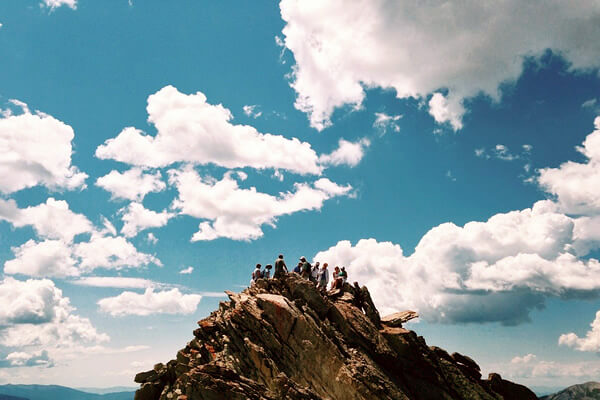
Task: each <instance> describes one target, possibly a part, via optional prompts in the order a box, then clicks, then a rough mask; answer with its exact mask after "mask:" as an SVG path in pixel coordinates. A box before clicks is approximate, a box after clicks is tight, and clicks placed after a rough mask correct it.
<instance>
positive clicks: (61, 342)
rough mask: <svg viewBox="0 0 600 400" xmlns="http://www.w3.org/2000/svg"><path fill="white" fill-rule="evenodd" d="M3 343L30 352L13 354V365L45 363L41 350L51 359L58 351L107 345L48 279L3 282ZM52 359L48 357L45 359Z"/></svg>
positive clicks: (0, 316)
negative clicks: (36, 361) (84, 346)
mask: <svg viewBox="0 0 600 400" xmlns="http://www.w3.org/2000/svg"><path fill="white" fill-rule="evenodd" d="M0 304H2V307H1V308H0V344H1V345H3V346H7V347H16V348H24V349H29V351H31V353H29V354H27V356H26V353H23V352H21V353H20V354H19V353H14V354H13V356H12V362H15V363H27V362H28V360H29V361H30V362H35V359H36V358H37V359H38V361H42V358H40V357H41V353H37V354H36V352H39V351H40V350H42V349H43V350H47V351H48V352H49V353H50V356H52V354H53V353H54V352H56V351H58V350H59V349H61V351H63V352H64V351H65V350H66V349H69V348H73V347H75V346H82V345H90V344H98V343H102V342H106V341H108V340H109V337H108V336H107V335H106V334H103V333H99V332H98V331H97V330H96V328H94V326H93V325H92V324H91V322H90V320H89V319H87V318H82V317H80V316H78V315H76V314H74V313H73V312H74V311H75V309H74V308H73V307H72V306H71V305H70V301H69V299H68V298H67V297H64V296H63V294H62V291H61V290H60V289H58V288H57V287H56V286H55V285H54V283H53V282H52V281H50V280H48V279H41V280H37V279H29V280H26V281H19V280H16V279H13V278H4V280H2V281H0ZM44 358H49V357H44Z"/></svg>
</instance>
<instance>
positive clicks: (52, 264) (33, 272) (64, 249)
mask: <svg viewBox="0 0 600 400" xmlns="http://www.w3.org/2000/svg"><path fill="white" fill-rule="evenodd" d="M12 252H13V254H14V255H15V258H14V259H12V260H9V261H7V262H6V263H4V273H5V274H9V275H13V274H23V275H27V276H35V277H56V278H64V277H67V276H77V275H79V274H80V271H79V268H77V266H76V263H77V262H76V260H75V259H74V258H73V254H72V250H71V247H70V246H69V245H67V244H66V243H65V242H63V241H61V240H45V241H43V242H35V241H34V240H28V241H27V242H25V243H24V244H22V245H21V246H19V247H13V248H12Z"/></svg>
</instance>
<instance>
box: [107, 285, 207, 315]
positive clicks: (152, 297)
mask: <svg viewBox="0 0 600 400" xmlns="http://www.w3.org/2000/svg"><path fill="white" fill-rule="evenodd" d="M201 299H202V296H201V295H198V294H182V293H181V292H180V291H179V289H171V290H163V291H158V292H155V291H154V289H152V288H148V289H146V291H145V292H144V293H143V294H139V293H135V292H123V293H121V294H120V295H118V296H115V297H107V298H104V299H101V300H99V301H98V305H99V306H100V310H101V311H103V312H106V313H109V314H110V315H112V316H124V315H150V314H192V313H193V312H194V311H196V308H197V307H198V303H200V300H201Z"/></svg>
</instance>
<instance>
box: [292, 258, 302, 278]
mask: <svg viewBox="0 0 600 400" xmlns="http://www.w3.org/2000/svg"><path fill="white" fill-rule="evenodd" d="M294 272H295V273H297V274H298V275H300V274H301V273H302V261H300V262H299V263H298V265H296V267H295V268H294Z"/></svg>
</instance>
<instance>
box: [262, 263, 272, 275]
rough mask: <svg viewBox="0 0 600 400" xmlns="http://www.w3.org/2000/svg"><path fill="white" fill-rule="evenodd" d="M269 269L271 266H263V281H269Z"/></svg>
mask: <svg viewBox="0 0 600 400" xmlns="http://www.w3.org/2000/svg"><path fill="white" fill-rule="evenodd" d="M271 268H273V266H272V265H271V264H267V265H266V266H265V270H264V271H263V273H262V278H263V279H269V278H271Z"/></svg>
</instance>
